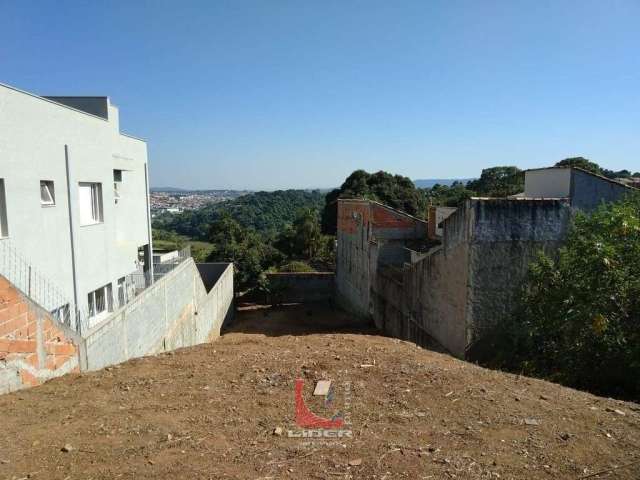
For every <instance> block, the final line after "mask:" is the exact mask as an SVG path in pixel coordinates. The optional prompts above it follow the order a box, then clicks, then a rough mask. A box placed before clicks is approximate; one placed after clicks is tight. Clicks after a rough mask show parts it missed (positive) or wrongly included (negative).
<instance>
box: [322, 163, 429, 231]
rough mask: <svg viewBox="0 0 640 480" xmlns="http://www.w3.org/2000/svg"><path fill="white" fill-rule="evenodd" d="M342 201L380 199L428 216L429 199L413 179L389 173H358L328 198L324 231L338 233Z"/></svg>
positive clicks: (382, 201)
mask: <svg viewBox="0 0 640 480" xmlns="http://www.w3.org/2000/svg"><path fill="white" fill-rule="evenodd" d="M339 198H363V199H368V200H376V201H378V202H381V203H384V204H385V205H388V206H390V207H393V208H397V209H399V210H402V211H404V212H407V213H409V214H410V215H414V216H417V217H424V216H425V213H426V205H427V204H426V198H425V196H424V194H423V192H422V191H421V190H420V189H418V188H416V186H415V185H414V183H413V182H412V181H411V179H409V178H407V177H403V176H401V175H392V174H390V173H387V172H383V171H380V172H376V173H368V172H366V171H364V170H356V171H355V172H353V173H352V174H351V175H349V176H348V177H347V179H346V180H345V181H344V183H343V184H342V186H341V187H340V188H338V189H335V190H333V191H331V192H329V193H328V194H327V195H326V197H325V207H324V209H323V211H322V231H323V232H324V233H328V234H332V235H333V234H335V232H336V224H337V218H338V204H337V200H338V199H339Z"/></svg>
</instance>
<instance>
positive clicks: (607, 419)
mask: <svg viewBox="0 0 640 480" xmlns="http://www.w3.org/2000/svg"><path fill="white" fill-rule="evenodd" d="M350 322H351V319H350V318H349V317H348V316H347V315H345V314H344V313H341V312H337V311H333V310H332V309H331V308H330V306H328V305H327V306H314V307H300V306H295V307H287V308H284V307H283V308H279V309H251V310H248V311H245V312H242V313H240V314H239V315H238V317H237V319H236V321H235V323H234V325H233V326H232V328H231V329H230V330H229V331H228V332H226V333H225V335H223V336H222V337H221V338H220V339H219V340H217V341H216V342H214V343H211V344H206V345H201V346H197V347H194V348H188V349H183V350H179V351H176V352H174V353H172V354H163V355H159V356H155V357H146V358H142V359H137V360H133V361H130V362H127V363H124V364H122V365H118V366H115V367H110V368H108V369H106V370H102V371H99V372H93V373H88V374H78V375H69V376H66V377H63V378H59V379H56V380H53V381H50V382H48V383H46V384H45V385H43V386H41V387H37V388H33V389H31V390H25V391H21V392H17V393H13V394H9V395H5V396H2V397H0V412H1V413H0V415H1V416H0V418H1V419H2V429H3V435H2V436H1V437H0V478H7V479H17V478H21V479H24V478H36V479H38V478H42V479H68V480H71V479H106V478H109V479H110V478H125V479H126V478H162V479H179V478H197V479H224V478H229V479H230V478H237V479H253V480H257V479H262V480H266V479H281V478H296V479H307V478H310V479H351V478H353V479H357V478H371V479H380V480H382V479H400V478H401V479H427V478H431V479H447V478H457V479H476V478H478V479H495V478H501V479H510V478H513V479H539V478H542V479H545V478H549V479H586V478H589V479H602V478H616V479H618V478H620V479H638V478H640V406H638V405H636V404H633V403H627V402H621V401H617V400H612V399H605V398H599V397H595V396H593V395H590V394H586V393H582V392H578V391H575V390H571V389H568V388H564V387H560V386H558V385H554V384H551V383H547V382H543V381H539V380H533V379H530V378H525V377H518V376H515V375H507V374H503V373H499V372H494V371H490V370H485V369H482V368H479V367H476V366H474V365H471V364H469V363H465V362H461V361H458V360H455V359H453V358H451V357H449V356H446V355H443V354H439V353H434V352H431V351H428V350H423V349H420V348H417V347H415V346H414V345H412V344H409V343H406V342H402V341H398V340H395V339H390V338H385V337H382V336H378V335H376V332H375V331H372V330H369V329H367V328H362V327H359V326H357V325H355V324H350ZM297 378H301V379H304V381H305V384H304V397H303V398H304V400H305V402H306V405H307V406H308V408H309V409H310V410H311V411H312V412H314V413H315V414H317V415H319V416H322V417H326V418H331V417H333V416H334V414H336V413H338V412H339V413H340V414H341V417H339V418H343V420H344V421H345V425H343V427H341V429H340V431H339V433H336V430H332V431H333V433H331V435H342V437H336V436H334V437H329V438H324V437H323V438H315V437H314V438H304V437H300V435H302V432H303V431H305V430H304V429H302V428H300V427H299V426H297V425H296V423H295V412H296V411H295V399H294V385H295V381H296V379H297ZM321 379H330V380H332V382H333V383H332V385H333V387H332V391H331V393H330V395H329V400H328V401H325V400H324V398H323V397H319V396H315V397H314V396H313V395H312V392H313V388H314V384H315V381H317V380H321ZM289 431H290V432H291V434H292V435H293V436H292V437H291V436H289ZM349 432H350V434H351V437H349ZM325 435H326V433H325ZM65 450H68V451H65ZM599 472H604V473H599Z"/></svg>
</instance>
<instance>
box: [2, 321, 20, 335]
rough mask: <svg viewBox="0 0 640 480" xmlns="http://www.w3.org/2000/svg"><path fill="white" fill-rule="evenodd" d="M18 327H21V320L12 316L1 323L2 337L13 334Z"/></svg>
mask: <svg viewBox="0 0 640 480" xmlns="http://www.w3.org/2000/svg"><path fill="white" fill-rule="evenodd" d="M18 328H20V321H19V320H16V319H15V318H12V319H10V320H6V321H4V322H1V323H0V337H5V336H7V335H9V334H13V333H14V332H15V331H16V330H17V329H18Z"/></svg>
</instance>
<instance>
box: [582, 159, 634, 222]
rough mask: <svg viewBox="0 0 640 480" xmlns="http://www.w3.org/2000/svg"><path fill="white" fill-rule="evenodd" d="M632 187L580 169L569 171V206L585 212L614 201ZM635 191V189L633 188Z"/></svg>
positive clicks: (619, 198) (629, 191)
mask: <svg viewBox="0 0 640 480" xmlns="http://www.w3.org/2000/svg"><path fill="white" fill-rule="evenodd" d="M633 191H634V189H632V188H630V187H628V186H626V185H623V184H621V183H618V182H615V181H613V180H609V179H606V178H603V177H599V176H597V175H591V174H589V173H587V172H584V171H582V170H577V169H572V171H571V206H572V207H574V208H577V209H580V210H583V211H586V212H590V211H593V210H595V209H596V208H597V207H598V206H599V205H600V204H602V203H603V202H616V201H618V200H621V199H622V198H623V197H624V196H625V195H627V194H629V193H631V192H633ZM635 191H637V190H635Z"/></svg>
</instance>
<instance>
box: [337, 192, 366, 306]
mask: <svg viewBox="0 0 640 480" xmlns="http://www.w3.org/2000/svg"><path fill="white" fill-rule="evenodd" d="M369 223H370V207H369V202H367V201H358V200H349V201H347V200H339V201H338V229H337V239H338V245H337V248H336V288H337V292H336V293H337V295H336V297H337V301H338V303H339V304H340V305H341V306H342V307H343V308H345V309H346V310H348V311H350V312H353V313H355V314H356V315H359V316H365V317H368V316H369V291H370V283H369V277H370V272H369V270H370V268H369V236H370V229H369Z"/></svg>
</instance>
